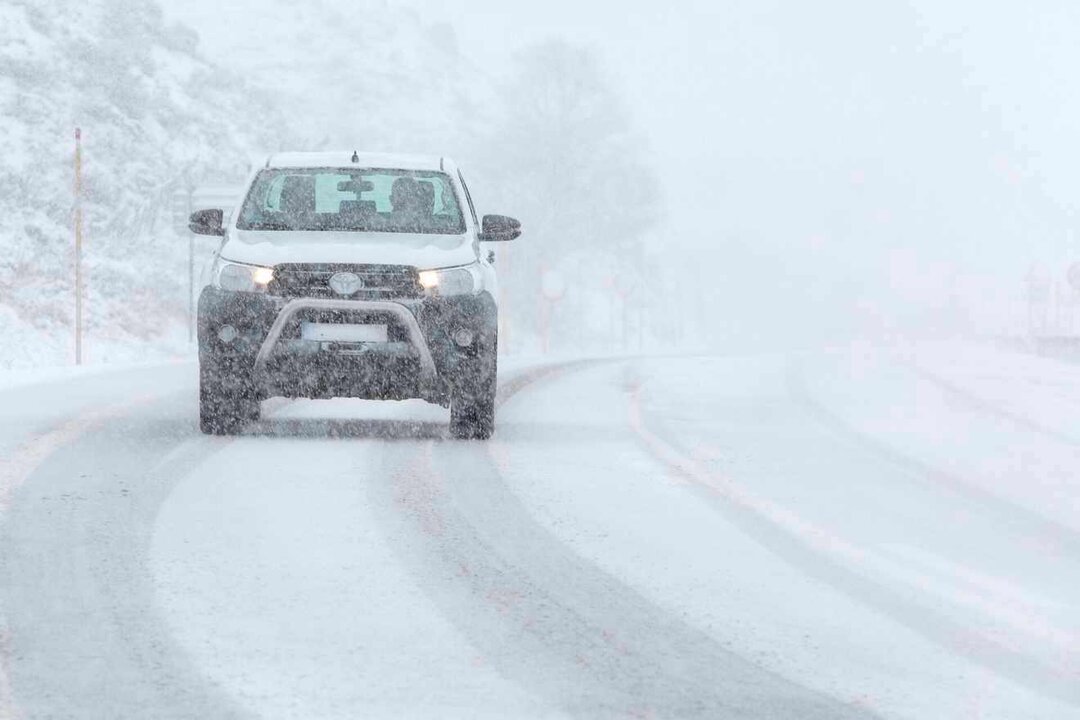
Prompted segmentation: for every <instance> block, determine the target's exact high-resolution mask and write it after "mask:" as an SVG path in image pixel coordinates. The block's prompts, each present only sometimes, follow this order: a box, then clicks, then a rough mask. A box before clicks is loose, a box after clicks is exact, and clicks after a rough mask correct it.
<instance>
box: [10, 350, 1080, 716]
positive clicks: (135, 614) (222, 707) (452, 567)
mask: <svg viewBox="0 0 1080 720" xmlns="http://www.w3.org/2000/svg"><path fill="white" fill-rule="evenodd" d="M766 365H767V363H766ZM766 365H762V364H761V363H757V364H755V365H753V366H748V365H745V364H741V363H740V362H738V361H736V362H732V361H730V360H726V359H698V360H685V361H680V360H663V361H662V360H650V361H646V360H618V359H612V360H605V361H575V362H567V363H552V364H539V365H536V364H533V365H525V364H519V365H518V366H517V367H513V366H511V367H510V369H509V370H507V371H506V372H504V373H503V380H502V384H501V388H500V429H499V433H498V434H497V436H496V438H495V439H494V440H493V441H492V442H489V443H478V442H455V441H451V440H449V439H448V436H447V433H446V428H445V423H446V417H445V416H446V413H445V411H443V410H441V409H438V408H433V407H431V406H427V405H424V404H422V403H404V404H382V405H376V404H370V403H353V402H339V401H335V402H332V403H285V402H271V403H268V404H267V406H266V408H265V409H264V410H265V412H264V419H263V420H262V421H261V422H259V423H257V424H255V425H253V426H251V427H249V428H248V429H247V430H246V431H245V432H244V433H243V434H242V435H240V436H238V437H236V438H229V439H221V438H208V437H204V436H202V435H199V434H198V432H197V429H196V426H195V420H194V419H195V412H196V408H195V401H194V397H195V394H194V392H193V390H192V388H193V385H194V373H193V372H192V368H190V367H189V366H176V367H168V368H158V369H148V370H145V371H140V372H137V373H128V374H127V375H108V376H102V377H101V378H98V379H95V380H93V381H88V380H84V381H78V382H76V381H72V382H70V383H66V384H63V383H61V384H53V385H48V386H38V387H32V388H23V389H15V390H8V391H5V392H3V393H0V400H2V401H3V402H2V403H0V498H2V503H0V513H2V514H0V593H2V594H0V618H2V622H0V717H2V716H10V717H20V718H27V719H29V718H69V717H70V718H99V717H100V718H116V717H158V718H247V717H251V718H256V717H275V718H276V717H281V718H286V717H320V718H335V717H343V718H344V717H355V716H356V715H358V714H362V715H364V716H368V717H401V716H403V715H408V716H409V717H440V718H446V717H462V718H466V717H469V718H472V717H493V718H494V717H534V718H565V717H580V718H666V717H675V718H693V717H698V718H714V717H725V718H727V717H731V718H790V717H800V718H870V717H927V716H931V715H933V714H938V713H930V714H929V715H928V714H927V712H926V710H927V708H928V707H931V708H936V709H937V710H938V711H940V712H939V714H938V716H941V717H962V716H964V714H965V713H969V712H971V713H975V712H977V713H979V714H972V715H971V716H972V717H976V716H978V717H1010V718H1012V717H1026V716H1030V717H1059V716H1060V717H1067V716H1068V715H1067V713H1069V712H1071V711H1072V710H1075V708H1076V707H1077V697H1076V694H1075V692H1073V690H1072V689H1071V688H1075V687H1076V685H1075V684H1072V678H1071V677H1070V676H1068V675H1067V674H1066V675H1061V674H1060V671H1061V669H1062V668H1067V667H1068V662H1072V660H1068V658H1067V656H1068V653H1067V652H1066V651H1058V652H1059V654H1058V655H1053V654H1051V650H1047V649H1044V648H1042V647H1041V646H1039V645H1035V646H1025V647H1024V648H1023V649H1017V645H1016V643H1017V642H1019V641H1030V639H1031V638H1032V637H1041V636H1039V635H1038V633H1039V632H1040V631H1041V629H1040V628H1036V627H1034V626H1033V623H1030V622H1028V623H1024V622H1022V621H1021V620H1019V619H1017V618H1016V617H1015V613H1013V614H1010V612H1011V611H1012V610H1015V609H1016V608H1017V607H1021V606H1023V607H1024V608H1029V609H1030V608H1031V607H1036V608H1037V609H1041V608H1042V607H1043V605H1040V604H1038V603H1041V602H1043V601H1044V599H1045V598H1050V597H1053V598H1057V599H1062V598H1065V599H1066V600H1072V599H1075V595H1074V594H1072V592H1073V589H1074V588H1072V586H1071V585H1070V584H1068V583H1067V582H1065V581H1062V580H1061V579H1060V578H1056V577H1055V573H1056V572H1057V571H1058V570H1059V569H1060V568H1063V567H1065V566H1067V565H1068V566H1072V565H1073V563H1074V562H1075V560H1076V559H1075V558H1074V557H1072V553H1071V549H1072V546H1071V542H1072V536H1071V533H1070V532H1069V531H1068V530H1067V529H1064V528H1061V527H1059V526H1057V525H1054V524H1053V523H1052V522H1050V521H1046V520H1044V519H1042V518H1041V517H1040V516H1037V515H1034V514H1032V513H1030V512H1027V513H1025V512H1020V511H1017V512H1011V511H1012V510H1014V509H1016V508H1014V507H1013V506H1011V505H1009V504H1008V503H1002V502H997V501H996V500H995V499H994V498H992V497H991V496H988V495H986V494H979V493H975V492H974V491H973V492H971V493H968V494H964V493H962V492H958V491H957V487H952V488H951V489H950V486H949V485H948V484H941V483H937V482H928V481H926V480H925V478H924V477H922V476H920V472H921V471H922V470H923V469H924V466H923V465H921V464H914V465H911V464H909V465H908V466H906V467H905V466H903V464H902V463H898V462H896V458H895V457H894V456H893V455H890V454H889V453H888V452H886V451H885V450H884V449H882V448H875V447H873V446H872V445H866V444H863V445H860V444H859V443H853V442H851V438H846V437H844V436H843V433H840V434H839V435H838V434H836V423H835V422H833V423H832V424H831V425H830V421H828V418H831V417H832V415H831V414H830V412H831V411H829V410H828V409H827V408H826V407H825V405H826V404H827V403H826V402H825V401H821V400H818V399H814V398H811V397H810V393H809V391H806V390H805V388H802V389H799V388H796V390H792V389H791V388H792V386H791V385H790V382H789V380H790V377H789V374H788V372H787V366H786V365H785V364H783V363H780V364H777V365H776V367H775V372H772V371H770V370H768V369H767V368H766V369H764V370H763V369H762V368H763V367H766ZM750 368H752V369H750ZM701 372H705V375H706V376H707V377H709V378H715V377H716V376H717V374H718V373H719V375H720V376H721V377H720V379H719V380H716V381H715V382H713V381H712V380H710V386H711V388H712V389H711V390H710V392H711V393H712V394H711V395H710V393H709V392H704V393H699V394H700V397H698V396H696V395H694V394H693V393H691V394H689V395H688V394H686V390H685V388H683V387H681V386H680V378H690V379H689V380H687V381H686V382H688V383H690V384H693V383H695V382H699V381H696V380H694V379H693V378H694V376H695V373H701ZM695 387H697V389H698V390H701V388H700V386H695ZM748 388H749V389H748ZM819 405H820V407H818V406H819ZM698 412H700V413H701V414H695V413H698ZM736 413H743V414H742V415H738V414H736ZM777 413H780V414H779V415H778V414H777ZM738 417H741V418H743V420H741V421H737V420H735V418H738ZM823 418H826V420H823ZM747 420H749V421H750V422H747ZM770 434H771V435H770ZM808 443H809V444H810V445H816V447H817V449H818V450H819V451H824V450H826V449H827V453H826V455H827V457H828V458H829V459H828V461H827V462H826V461H825V460H822V461H820V463H819V462H818V461H813V462H807V456H806V453H807V447H808ZM716 448H719V450H718V451H717V452H713V450H715V449H716ZM770 452H772V453H776V454H777V455H779V456H784V457H788V458H791V459H792V461H793V462H792V463H788V464H784V463H782V462H779V461H778V460H777V458H776V457H772V458H769V457H768V456H769V453H770ZM799 453H803V455H802V461H801V462H798V461H797V459H798V458H799V457H800V456H799ZM911 462H912V463H920V462H923V461H917V460H912V461H911ZM717 463H720V466H721V467H722V472H720V471H718V470H717ZM815 464H821V467H820V468H817V467H812V471H813V473H814V474H813V478H814V482H815V484H816V487H815V492H814V493H809V492H808V491H807V488H806V487H805V482H806V480H807V478H808V476H807V475H806V474H805V471H807V469H808V467H811V466H815ZM800 471H802V475H800ZM913 475H914V476H917V477H915V478H913V477H912V476H913ZM855 477H858V478H862V479H871V480H872V482H870V484H869V485H868V486H866V487H863V488H860V489H855V488H853V487H852V485H851V482H850V481H851V479H852V478H855ZM957 482H959V481H957ZM838 498H840V499H839V500H838ZM830 501H831V505H830ZM894 501H895V502H894ZM838 503H839V504H840V505H843V504H844V503H848V506H849V512H848V515H849V516H853V515H857V514H858V511H860V510H861V511H865V512H866V513H872V514H874V516H875V519H874V520H873V521H870V522H867V520H866V518H863V519H858V518H855V517H845V516H844V513H843V512H839V513H838V512H836V511H835V506H836V505H837V504H838ZM890 503H891V504H890ZM924 503H930V504H932V505H933V506H934V507H935V508H937V510H935V511H934V512H937V513H940V514H941V515H942V517H946V516H950V513H955V512H957V511H958V510H961V509H962V510H963V511H964V512H966V513H971V514H972V515H971V517H972V523H974V525H973V527H975V528H976V529H981V528H982V527H983V526H985V527H986V528H993V527H994V526H995V523H997V522H998V520H1000V517H1001V516H1002V514H1005V515H1008V517H1009V518H1011V519H1012V520H1014V521H1015V523H1013V524H1010V525H1008V527H1009V533H1014V534H1015V537H1017V538H1021V539H1022V538H1023V537H1026V536H1027V535H1030V534H1041V535H1046V534H1047V533H1049V534H1050V535H1051V536H1054V537H1057V538H1058V539H1059V540H1063V541H1067V542H1066V547H1065V551H1066V552H1065V554H1064V555H1063V556H1062V557H1060V558H1057V559H1053V558H1050V559H1047V558H1043V559H1041V560H1038V561H1035V562H1030V563H1027V564H1026V566H1025V571H1024V574H1022V576H1021V575H1017V576H1016V577H1014V578H1013V579H1014V580H1015V581H1016V583H1018V584H1019V585H1022V586H1023V588H1024V590H1025V592H1027V591H1031V593H1032V595H1031V597H1033V598H1034V599H1032V600H1031V601H1030V603H1029V604H1028V605H1024V604H1023V603H1024V602H1028V601H1027V600H1025V599H1024V598H1028V597H1029V595H1022V596H1020V595H1008V594H1006V593H1005V591H1004V590H1000V588H998V589H997V590H994V592H990V591H987V592H986V593H984V594H982V595H978V596H977V597H976V596H972V595H970V594H967V595H965V594H962V593H958V592H954V590H955V588H953V587H952V586H951V585H948V583H946V581H945V580H943V579H942V577H941V575H940V573H938V574H937V575H934V574H933V573H931V572H930V571H929V570H926V565H925V564H923V565H920V564H919V563H932V562H933V563H940V564H944V563H953V565H952V566H951V567H958V568H963V569H964V571H965V572H968V571H970V573H971V575H970V576H971V577H975V578H977V579H979V582H983V579H985V578H989V577H992V576H993V577H998V575H995V573H998V571H999V570H1001V568H998V567H996V566H995V561H993V560H990V559H988V558H987V557H986V556H984V555H981V554H980V553H978V552H977V551H974V550H972V547H971V546H970V544H969V543H967V542H966V541H960V540H956V539H950V538H949V537H947V534H945V533H937V532H935V531H933V530H932V529H929V528H928V529H922V528H919V529H917V531H910V530H909V528H910V527H911V523H912V520H913V518H914V517H916V516H917V515H918V514H919V513H921V512H922V510H920V509H919V508H921V507H923V504H924ZM875 527H876V528H879V529H880V528H886V529H887V530H888V532H890V533H892V535H891V536H890V537H891V540H890V541H889V542H883V540H882V537H880V536H879V534H877V532H876V531H875V529H874V528H875ZM909 532H910V533H911V535H912V537H911V538H909V539H910V541H911V544H905V545H903V546H901V545H899V544H898V543H897V539H898V538H900V537H901V536H903V535H904V534H905V533H909ZM1054 533H1056V536H1055V535H1054ZM916 543H919V544H920V545H919V547H921V548H922V550H921V551H920V552H921V553H922V554H916V553H915V551H914V550H913V549H912V548H913V547H914V545H915V544H916ZM989 547H992V548H993V551H994V552H995V553H998V555H999V556H1000V557H1001V558H1003V560H1002V561H1003V562H1004V560H1008V561H1009V562H1010V563H1013V562H1014V559H1015V560H1016V562H1017V563H1019V562H1020V561H1021V560H1024V561H1026V560H1027V559H1028V558H1026V557H1021V556H1022V555H1023V553H1022V552H1020V551H1019V550H1018V549H1017V548H1016V547H1015V546H1014V545H1012V544H1010V541H1009V536H1006V537H1005V538H1003V539H1002V540H1001V541H1000V542H996V543H991V545H990V546H989ZM1013 556H1016V558H1014V557H1013ZM897 557H903V558H905V559H907V560H910V561H911V562H912V563H915V564H914V565H907V564H899V565H898V563H897ZM912 567H915V568H916V570H912ZM1015 567H1016V564H1012V565H1009V572H1010V573H1012V572H1013V569H1014V568H1015ZM1001 572H1004V571H1003V570H1002V571H1001ZM999 575H1000V573H999ZM928 578H929V579H928ZM1010 587H1012V586H1010ZM995 592H997V593H998V594H994V593H995ZM1039 593H1042V594H1039ZM1044 596H1045V597H1044ZM1002 597H1004V598H1005V599H1004V600H1003V599H1001V598H1002ZM1017 597H1021V600H1017V599H1016V598H1017ZM1045 602H1046V603H1048V604H1047V605H1046V607H1049V608H1052V609H1053V608H1057V607H1058V605H1054V604H1053V601H1051V600H1049V599H1046V600H1045ZM995 603H996V604H995ZM1031 603H1035V605H1031ZM963 612H967V613H968V615H966V616H965V615H963V614H962V613H963ZM1047 612H1048V613H1049V614H1047V615H1046V623H1048V625H1047V627H1049V628H1051V630H1049V631H1047V632H1054V633H1057V635H1055V636H1054V637H1055V638H1057V640H1055V642H1056V641H1059V640H1060V638H1062V637H1066V636H1065V635H1062V634H1061V633H1067V632H1070V631H1071V629H1070V628H1069V627H1068V626H1067V622H1066V621H1065V620H1063V619H1062V618H1063V617H1066V616H1067V615H1066V614H1065V613H1064V612H1063V613H1062V614H1055V613H1056V612H1057V611H1056V610H1053V611H1049V610H1048V611H1047ZM965 617H967V618H968V619H967V620H965V619H964V618H965ZM972 618H974V619H972ZM979 618H985V619H986V622H988V623H998V622H1001V623H1003V625H1002V629H1001V630H1000V632H999V631H998V629H997V628H996V626H994V627H987V626H983V627H980V626H979V624H978V623H979V622H980V620H979ZM1002 618H1004V619H1002ZM981 631H986V632H981ZM886 647H888V648H890V650H888V651H885V650H884V648H886ZM1046 647H1047V648H1051V647H1056V646H1055V645H1053V643H1048V644H1047V646H1046ZM1061 652H1065V653H1066V654H1065V655H1061V654H1060V653H1061ZM1062 658H1066V660H1062ZM1065 672H1069V671H1067V670H1066V671H1065ZM946 678H948V679H946ZM920 692H921V693H922V695H921V696H918V695H919V693H920ZM973 703H974V705H973ZM972 708H975V710H972ZM1018 708H1026V709H1028V710H1029V711H1030V714H1028V715H1025V714H1023V711H1021V710H1018ZM1018 713H1019V714H1018Z"/></svg>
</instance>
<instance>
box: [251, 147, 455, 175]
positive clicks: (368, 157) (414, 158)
mask: <svg viewBox="0 0 1080 720" xmlns="http://www.w3.org/2000/svg"><path fill="white" fill-rule="evenodd" d="M354 157H355V158H356V160H355V161H354V160H353V158H354ZM452 165H453V163H452V162H451V161H450V159H449V158H442V157H439V156H438V155H402V154H397V153H372V152H356V153H354V152H353V151H352V150H348V151H345V150H343V151H336V152H284V153H276V154H274V155H271V156H270V157H269V158H267V160H266V167H268V168H318V167H326V168H347V167H359V168H379V169H385V170H433V171H439V170H442V171H447V169H448V168H449V167H451V166H452Z"/></svg>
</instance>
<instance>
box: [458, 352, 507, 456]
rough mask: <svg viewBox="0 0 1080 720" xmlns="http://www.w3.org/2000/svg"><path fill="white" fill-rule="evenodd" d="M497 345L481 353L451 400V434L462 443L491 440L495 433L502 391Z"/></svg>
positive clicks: (469, 365) (466, 371)
mask: <svg viewBox="0 0 1080 720" xmlns="http://www.w3.org/2000/svg"><path fill="white" fill-rule="evenodd" d="M498 365H499V361H498V349H497V343H492V346H491V347H490V348H485V349H484V350H482V351H481V353H480V354H479V356H478V357H477V358H476V359H475V361H474V362H470V363H468V364H467V365H466V366H465V367H464V368H463V370H464V373H463V377H462V378H461V379H460V381H459V382H458V385H457V387H456V388H455V390H454V394H453V396H452V397H451V398H450V434H451V435H452V436H453V437H455V438H457V439H459V440H487V439H488V438H490V437H491V436H492V435H493V434H494V433H495V391H496V389H497V387H498Z"/></svg>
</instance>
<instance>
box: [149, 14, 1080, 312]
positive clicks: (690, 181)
mask: <svg viewBox="0 0 1080 720" xmlns="http://www.w3.org/2000/svg"><path fill="white" fill-rule="evenodd" d="M390 1H391V2H395V3H397V4H411V5H412V6H413V7H416V8H418V9H419V11H420V12H421V14H422V15H423V16H424V17H426V18H428V19H430V20H431V21H432V22H447V23H450V24H452V25H453V26H454V27H455V30H456V33H457V37H458V43H459V47H460V48H461V50H462V51H463V52H464V53H466V54H467V55H468V56H470V57H471V58H473V59H474V60H475V61H476V62H477V63H478V64H480V65H482V66H484V67H487V68H489V69H490V70H491V71H492V72H493V73H494V72H497V71H498V69H499V68H500V67H502V66H503V65H505V63H506V61H507V59H508V58H509V57H510V56H511V55H512V53H513V52H514V51H515V50H516V49H517V48H520V47H522V46H523V45H525V44H526V43H529V42H532V41H535V40H540V39H543V38H547V37H552V36H558V37H564V38H567V39H570V40H574V41H578V42H582V43H586V44H590V45H593V46H595V47H596V48H597V49H598V50H599V51H600V52H601V53H602V55H603V57H604V59H605V61H606V63H607V66H608V68H609V70H610V73H611V75H612V79H613V81H614V82H615V83H616V84H617V85H618V86H619V88H620V89H621V91H622V92H623V94H624V95H625V97H626V100H627V102H628V105H629V107H630V108H631V110H632V111H633V114H634V121H635V122H636V124H637V125H638V127H639V129H640V130H641V131H642V132H643V133H644V135H645V137H646V138H647V141H648V143H649V147H650V151H651V153H652V157H653V159H654V160H655V163H656V165H657V170H658V174H659V176H660V178H661V179H662V182H663V187H662V188H658V189H657V191H658V192H663V193H664V195H665V197H666V200H667V217H668V221H667V223H666V225H665V228H664V232H663V233H662V236H661V237H659V238H657V242H661V243H664V244H666V245H667V246H668V247H670V249H671V251H672V253H673V255H677V256H684V257H685V256H693V257H695V258H696V259H700V258H709V262H715V263H719V264H722V270H723V272H722V273H720V274H717V273H713V274H712V276H711V277H710V278H708V279H705V280H704V282H708V280H709V279H711V278H712V277H719V278H720V279H721V280H722V283H721V284H722V285H724V287H723V288H714V289H713V290H714V291H715V293H718V295H716V296H715V297H716V299H719V300H720V301H721V302H734V301H735V300H736V299H737V298H745V297H747V296H756V297H759V298H761V300H760V303H761V307H760V308H759V312H758V314H757V315H756V316H755V317H753V318H745V317H744V318H743V319H742V322H743V323H744V324H747V325H752V324H755V323H757V324H765V323H770V322H777V321H779V320H780V319H781V318H787V319H790V316H791V309H790V308H792V306H793V305H798V306H801V307H804V308H807V309H806V310H805V312H806V313H807V315H808V316H809V315H816V316H819V317H820V316H822V315H827V314H837V315H838V316H839V315H844V314H850V313H852V312H854V313H855V314H857V315H862V316H866V317H864V318H863V319H862V320H860V321H859V322H858V323H856V324H860V323H861V324H864V325H865V322H864V321H866V320H867V318H869V324H870V325H871V326H873V325H874V324H875V323H876V322H877V320H879V319H882V318H885V317H888V318H890V320H889V322H888V323H885V324H891V323H892V322H893V319H895V320H896V322H898V323H900V324H904V323H905V322H907V323H909V324H910V323H912V322H914V323H916V324H918V323H921V322H923V318H924V317H927V316H926V315H925V313H927V312H929V313H931V314H934V313H937V320H935V322H937V321H938V320H941V319H942V317H944V316H943V315H942V313H944V314H945V315H950V317H952V319H950V320H948V322H953V321H954V320H956V317H953V316H959V315H962V316H963V317H964V318H965V319H966V320H971V322H972V323H974V325H975V326H977V328H983V329H989V330H994V329H995V328H1001V327H1003V326H1004V325H1007V324H1008V323H1010V322H1012V321H1013V320H1015V317H1016V316H1017V315H1018V313H1019V312H1020V306H1021V305H1022V296H1023V278H1024V276H1025V274H1026V273H1027V272H1028V271H1029V268H1030V267H1032V266H1033V265H1035V266H1038V267H1039V268H1042V269H1043V271H1045V272H1046V273H1048V274H1049V276H1050V277H1052V278H1054V279H1059V278H1060V277H1061V276H1062V275H1063V272H1064V268H1065V267H1066V266H1067V265H1068V263H1069V262H1071V261H1072V260H1074V259H1076V258H1077V257H1080V252H1077V251H1078V250H1080V248H1077V247H1076V234H1075V217H1076V213H1075V209H1076V199H1077V196H1078V192H1077V191H1078V189H1080V188H1078V185H1080V183H1078V182H1077V158H1078V157H1080V152H1078V150H1080V139H1078V137H1077V131H1076V129H1077V128H1078V127H1080V99H1078V97H1077V94H1076V93H1075V92H1074V90H1073V85H1074V84H1075V80H1074V78H1073V71H1072V70H1071V68H1075V67H1080V49H1078V48H1080V46H1078V45H1077V44H1076V42H1075V38H1076V37H1077V31H1078V30H1080V10H1077V8H1076V6H1075V5H1074V4H1073V3H1069V2H1067V0H1044V1H1043V2H1038V3H1034V4H1032V5H1029V6H1027V7H1022V6H1020V5H1017V4H1011V5H1009V6H1007V4H1005V3H996V4H987V3H980V2H967V1H965V2H938V1H936V0H917V1H916V2H911V3H904V2H888V3H885V2H883V3H864V2H857V1H856V0H852V1H850V2H823V3H814V4H812V5H809V4H807V3H799V2H782V1H780V0H745V1H740V2H708V1H705V0H701V1H698V0H693V1H684V2H680V3H674V4H668V5H660V4H655V3H644V2H636V1H635V2H590V3H582V2H580V1H578V2H572V1H571V0H545V1H544V2H533V3H505V2H500V1H499V0H445V1H444V2H442V3H440V4H438V5H437V6H434V5H432V4H430V3H421V2H411V0H390ZM377 5H378V3H374V4H373V5H372V7H374V8H375V10H376V11H377ZM170 11H171V12H172V13H174V14H175V15H176V16H177V17H179V18H181V19H184V20H186V21H188V22H190V23H191V24H193V25H196V26H197V27H198V29H199V30H200V32H201V33H202V34H203V36H204V38H205V42H204V48H206V50H207V53H208V54H209V55H211V56H213V55H214V47H215V46H221V45H222V44H223V43H227V42H228V36H229V33H231V32H233V31H234V30H233V28H232V27H231V24H230V23H227V22H222V23H214V22H208V18H210V17H212V16H213V13H215V12H219V11H217V10H215V9H214V5H213V4H212V3H208V2H205V1H204V0H199V2H195V3H192V4H190V5H188V6H186V7H184V8H181V7H176V8H171V9H170ZM272 15H273V14H272V13H268V14H267V15H266V17H267V18H272ZM693 264H696V265H698V267H699V268H700V262H697V263H693ZM695 281H701V280H700V279H697V280H695ZM966 320H965V322H966ZM797 322H802V321H797ZM844 324H845V323H841V325H844ZM848 324H850V323H848ZM961 324H963V322H961Z"/></svg>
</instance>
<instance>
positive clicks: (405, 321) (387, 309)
mask: <svg viewBox="0 0 1080 720" xmlns="http://www.w3.org/2000/svg"><path fill="white" fill-rule="evenodd" d="M303 310H354V311H355V310H360V311H364V312H382V313H387V314H390V315H393V316H394V317H395V318H397V319H398V320H400V321H401V324H402V325H404V326H405V329H406V331H407V332H408V333H409V343H410V344H411V345H412V346H413V347H414V348H416V351H417V353H418V354H419V355H420V381H421V384H422V385H423V386H424V387H425V388H431V387H433V386H434V384H435V376H436V371H435V361H434V360H432V358H431V350H429V349H428V345H427V341H426V340H424V335H423V333H421V332H420V325H419V323H417V322H416V318H415V317H414V316H413V314H412V313H411V312H409V310H408V308H406V307H404V306H402V305H399V304H397V303H393V302H380V301H377V300H319V299H314V298H307V299H299V300H290V301H289V302H288V303H287V304H286V305H285V307H283V308H282V309H281V312H280V313H278V316H277V319H276V320H274V324H273V325H271V326H270V332H269V333H267V335H266V339H265V340H263V343H262V347H260V348H259V354H258V355H256V356H255V374H256V375H261V374H262V373H263V371H264V370H265V369H266V363H267V361H268V360H269V359H270V356H271V355H272V354H273V353H274V348H275V347H276V346H277V344H278V341H279V340H280V339H281V333H282V331H283V330H284V329H285V325H286V324H288V322H289V321H290V320H292V319H293V318H294V317H295V316H296V314H297V313H298V312H301V311H303Z"/></svg>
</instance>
